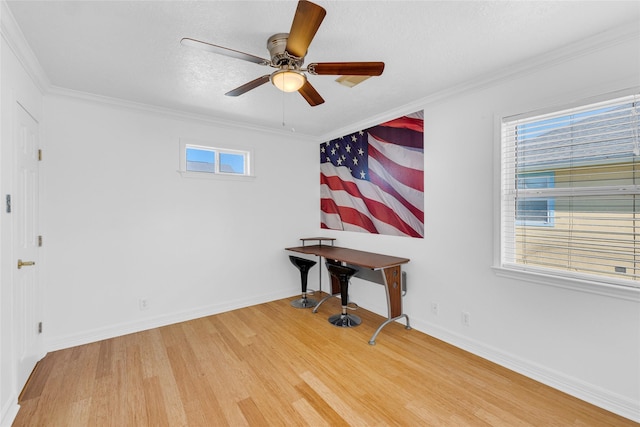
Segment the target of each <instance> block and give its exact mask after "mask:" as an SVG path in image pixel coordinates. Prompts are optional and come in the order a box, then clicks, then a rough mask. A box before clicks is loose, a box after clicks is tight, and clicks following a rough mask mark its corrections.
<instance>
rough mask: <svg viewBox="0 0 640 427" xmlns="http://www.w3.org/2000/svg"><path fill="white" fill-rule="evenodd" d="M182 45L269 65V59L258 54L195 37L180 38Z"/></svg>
mask: <svg viewBox="0 0 640 427" xmlns="http://www.w3.org/2000/svg"><path fill="white" fill-rule="evenodd" d="M180 43H181V44H182V45H183V46H191V47H195V48H197V49H201V50H206V51H207V52H212V53H217V54H219V55H224V56H230V57H231V58H236V59H242V60H244V61H249V62H253V63H254V64H260V65H270V64H271V61H269V60H268V59H264V58H260V57H259V56H255V55H251V54H248V53H244V52H240V51H239V50H233V49H229V48H228V47H222V46H217V45H215V44H211V43H207V42H203V41H200V40H196V39H190V38H188V37H185V38H183V39H182V40H180Z"/></svg>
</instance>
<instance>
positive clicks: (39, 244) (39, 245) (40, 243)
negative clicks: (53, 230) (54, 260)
mask: <svg viewBox="0 0 640 427" xmlns="http://www.w3.org/2000/svg"><path fill="white" fill-rule="evenodd" d="M41 246H42V236H38V247H41Z"/></svg>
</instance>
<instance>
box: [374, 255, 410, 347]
mask: <svg viewBox="0 0 640 427" xmlns="http://www.w3.org/2000/svg"><path fill="white" fill-rule="evenodd" d="M401 278H402V274H401V269H400V266H395V267H388V268H385V269H383V274H382V279H383V281H384V289H385V292H386V295H387V313H388V318H387V320H385V321H384V322H382V324H381V325H380V326H379V327H378V329H376V332H375V333H374V334H373V336H372V337H371V339H370V340H369V344H370V345H375V344H376V337H377V336H378V334H379V333H380V331H382V328H384V327H385V326H387V325H388V324H389V323H391V322H394V321H396V320H399V319H401V318H403V317H404V318H405V319H407V325H406V326H405V329H411V325H410V323H409V316H407V315H406V314H404V313H403V312H402V283H401V280H402V279H401Z"/></svg>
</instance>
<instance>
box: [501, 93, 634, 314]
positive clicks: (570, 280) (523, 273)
mask: <svg viewBox="0 0 640 427" xmlns="http://www.w3.org/2000/svg"><path fill="white" fill-rule="evenodd" d="M638 93H640V86H637V87H630V88H628V89H623V90H619V91H616V92H610V93H607V94H605V95H599V96H594V97H590V98H583V99H582V100H580V101H574V102H571V103H567V102H565V103H562V102H560V103H556V104H555V105H553V106H552V107H546V108H533V109H530V110H528V112H527V113H522V114H513V113H511V114H509V113H502V114H500V113H496V114H494V175H493V183H494V194H495V197H494V215H493V225H494V228H493V229H494V233H493V237H494V239H493V240H494V244H493V248H494V250H493V265H492V266H491V268H492V270H493V272H494V274H495V275H496V276H498V277H503V278H508V279H515V280H519V281H522V282H524V283H531V284H534V285H543V286H553V287H558V288H563V289H569V290H572V291H578V292H586V293H591V294H598V295H605V296H608V297H613V298H617V299H623V300H630V301H635V302H638V301H640V287H638V285H637V284H635V283H633V284H630V281H629V280H623V279H616V278H610V277H604V276H602V277H601V278H598V277H594V276H591V275H585V276H584V277H582V276H581V275H580V274H570V275H567V274H564V273H565V272H563V271H561V270H558V273H559V274H556V273H555V272H554V271H550V270H549V269H544V268H536V267H535V266H532V265H518V264H515V263H504V262H503V252H502V251H503V249H504V242H503V234H502V226H503V221H502V214H503V212H502V201H503V197H504V195H503V188H502V185H503V180H502V175H503V167H502V160H503V151H502V150H503V141H502V131H503V123H504V121H505V120H507V119H511V118H515V117H518V118H526V117H533V116H538V115H544V114H548V113H553V112H560V111H563V110H566V109H570V108H575V107H580V106H587V105H590V104H595V103H598V102H602V101H606V100H613V99H615V98H621V97H625V96H629V95H634V94H638ZM521 111H527V109H522V110H521ZM512 186H513V187H515V185H512ZM563 193H564V192H563V191H561V190H560V191H558V190H557V189H549V190H547V191H545V194H544V196H543V197H544V198H548V197H549V198H550V197H553V196H554V195H562V194H563Z"/></svg>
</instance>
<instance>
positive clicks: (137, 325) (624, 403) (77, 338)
mask: <svg viewBox="0 0 640 427" xmlns="http://www.w3.org/2000/svg"><path fill="white" fill-rule="evenodd" d="M292 295H295V293H293V294H292V293H291V291H280V292H278V293H271V294H265V295H259V296H254V297H252V298H245V299H239V300H235V301H228V302H225V303H223V304H218V305H209V306H203V307H199V308H197V309H194V310H187V311H183V312H177V313H169V314H165V315H162V316H157V317H154V318H149V319H145V320H142V321H140V322H128V323H121V324H118V325H112V326H109V327H105V328H98V329H94V330H90V331H85V332H82V333H80V334H74V335H67V336H61V337H54V338H52V339H49V340H48V341H45V346H46V348H47V350H48V351H54V350H60V349H63V348H69V347H75V346H78V345H82V344H88V343H91V342H96V341H100V340H104V339H108V338H113V337H117V336H121V335H126V334H130V333H135V332H140V331H144V330H147V329H152V328H157V327H161V326H166V325H170V324H174V323H179V322H184V321H187V320H192V319H196V318H199V317H205V316H211V315H214V314H218V313H223V312H226V311H230V310H235V309H238V308H242V307H248V306H251V305H256V304H261V303H265V302H269V301H274V300H278V299H282V298H287V297H290V296H292ZM367 309H368V310H370V311H374V312H379V311H380V310H379V309H380V307H377V306H376V307H373V309H371V308H367ZM383 315H384V314H383ZM410 322H411V326H412V327H413V328H414V329H416V330H418V331H421V332H424V333H425V334H428V335H431V336H433V337H435V338H438V339H440V340H442V341H445V342H447V343H449V344H451V345H454V346H456V347H459V348H461V349H463V350H466V351H468V352H470V353H473V354H475V355H477V356H480V357H482V358H485V359H487V360H489V361H491V362H494V363H497V364H498V365H500V366H504V367H505V368H507V369H511V370H512V371H514V372H517V373H519V374H522V375H524V376H526V377H529V378H532V379H534V380H536V381H539V382H541V383H543V384H546V385H548V386H550V387H553V388H555V389H557V390H560V391H562V392H564V393H567V394H569V395H571V396H574V397H577V398H578V399H581V400H584V401H585V402H589V403H591V404H593V405H596V406H598V407H600V408H603V409H605V410H607V411H611V412H613V413H615V414H618V415H620V416H622V417H625V418H628V419H630V420H633V421H635V422H640V404H639V403H638V402H635V401H632V400H631V399H628V398H626V397H624V396H620V395H617V394H614V393H611V392H609V391H607V390H604V389H602V388H600V387H596V386H594V385H592V384H588V383H585V382H583V381H581V380H578V379H576V378H573V377H569V376H567V375H564V374H562V373H561V372H557V371H554V370H552V369H549V368H547V367H544V366H541V365H538V364H535V363H533V362H531V361H528V360H525V359H521V358H518V357H516V356H514V355H512V354H508V353H505V352H503V351H500V350H499V349H496V348H493V347H491V346H487V345H486V344H483V343H480V342H478V341H474V340H470V339H469V338H467V337H465V336H463V335H460V334H457V333H455V332H453V331H450V330H447V329H444V328H442V327H440V326H438V325H435V324H433V323H429V322H425V321H423V320H421V319H417V318H415V317H411V318H410ZM381 338H383V335H382V336H381ZM15 407H16V408H15V412H14V413H13V415H12V416H11V417H10V420H9V422H8V424H6V425H7V426H10V425H11V421H12V420H13V418H14V417H15V415H16V414H17V409H18V408H19V407H18V406H17V402H16V403H15ZM10 409H11V410H13V409H14V408H10ZM8 415H9V414H8V413H7V415H5V414H4V412H3V418H2V420H3V424H1V425H0V427H4V426H5V424H4V418H5V417H6V416H8Z"/></svg>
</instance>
